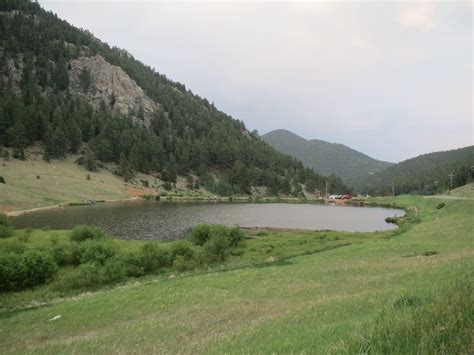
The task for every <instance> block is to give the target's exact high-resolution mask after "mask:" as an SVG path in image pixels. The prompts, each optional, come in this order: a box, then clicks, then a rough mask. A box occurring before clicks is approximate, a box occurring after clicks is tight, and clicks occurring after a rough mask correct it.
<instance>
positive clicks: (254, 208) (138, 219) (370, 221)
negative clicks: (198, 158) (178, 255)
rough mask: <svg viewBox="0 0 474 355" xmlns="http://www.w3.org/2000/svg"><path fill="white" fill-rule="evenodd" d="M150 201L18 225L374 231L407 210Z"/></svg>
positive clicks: (132, 232) (74, 210)
mask: <svg viewBox="0 0 474 355" xmlns="http://www.w3.org/2000/svg"><path fill="white" fill-rule="evenodd" d="M207 202H208V203H204V202H203V201H200V202H198V201H193V202H189V201H181V202H176V201H146V200H137V199H135V200H130V201H120V202H114V203H112V202H111V203H107V204H94V205H88V206H71V207H67V208H62V209H56V210H44V211H37V212H36V213H33V214H24V215H20V216H17V217H13V218H12V221H13V223H14V224H15V225H16V226H17V227H18V228H26V229H28V228H30V229H35V228H49V229H70V228H72V227H74V226H75V225H78V224H88V225H94V226H98V227H100V228H103V229H104V230H105V231H107V232H108V233H109V234H110V235H113V236H116V237H117V238H122V239H149V240H153V239H155V240H175V239H180V238H183V237H184V236H185V234H186V233H187V231H189V230H190V229H191V228H192V227H193V226H194V225H197V224H202V223H205V224H222V225H225V226H229V227H231V226H239V227H244V228H269V229H273V230H276V231H278V230H339V231H347V232H374V231H377V230H388V229H396V228H397V226H396V225H393V224H388V223H386V221H385V220H386V218H387V217H394V216H395V217H396V216H402V215H403V214H404V213H405V212H404V211H401V210H397V209H393V206H390V207H391V208H380V207H371V208H364V207H353V206H345V205H344V206H340V205H332V204H319V203H318V204H312V203H303V202H301V201H299V202H298V203H293V202H285V203H281V202H280V203H272V202H269V201H266V202H260V203H253V202H252V203H250V202H248V200H247V199H246V200H242V201H236V200H233V201H232V202H228V201H207Z"/></svg>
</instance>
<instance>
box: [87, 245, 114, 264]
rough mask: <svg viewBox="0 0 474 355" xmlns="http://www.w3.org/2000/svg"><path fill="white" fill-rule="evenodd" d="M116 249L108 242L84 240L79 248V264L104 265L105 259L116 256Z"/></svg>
mask: <svg viewBox="0 0 474 355" xmlns="http://www.w3.org/2000/svg"><path fill="white" fill-rule="evenodd" d="M117 251H118V248H117V246H116V245H114V244H113V243H110V242H104V241H98V240H86V241H84V242H82V243H81V245H80V246H79V252H80V263H81V264H86V263H96V264H99V265H104V264H105V262H106V261H107V259H110V258H111V257H113V256H115V255H117Z"/></svg>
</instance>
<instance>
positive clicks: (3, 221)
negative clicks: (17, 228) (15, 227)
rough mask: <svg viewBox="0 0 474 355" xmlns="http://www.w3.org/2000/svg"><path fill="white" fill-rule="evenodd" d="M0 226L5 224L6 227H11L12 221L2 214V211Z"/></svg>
mask: <svg viewBox="0 0 474 355" xmlns="http://www.w3.org/2000/svg"><path fill="white" fill-rule="evenodd" d="M0 226H7V227H11V226H12V222H11V221H10V220H9V219H8V217H7V216H6V215H5V214H3V213H0Z"/></svg>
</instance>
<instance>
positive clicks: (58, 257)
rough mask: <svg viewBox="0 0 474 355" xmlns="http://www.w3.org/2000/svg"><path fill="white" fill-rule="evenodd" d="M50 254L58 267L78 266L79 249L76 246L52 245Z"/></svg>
mask: <svg viewBox="0 0 474 355" xmlns="http://www.w3.org/2000/svg"><path fill="white" fill-rule="evenodd" d="M50 253H51V256H52V257H53V259H54V261H55V262H56V264H58V265H59V266H65V265H79V263H80V248H79V246H78V245H75V244H57V243H53V245H52V246H51V249H50Z"/></svg>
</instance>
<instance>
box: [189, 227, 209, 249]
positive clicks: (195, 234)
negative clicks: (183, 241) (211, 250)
mask: <svg viewBox="0 0 474 355" xmlns="http://www.w3.org/2000/svg"><path fill="white" fill-rule="evenodd" d="M210 234H211V227H210V226H209V225H208V224H198V225H196V226H195V227H194V228H193V229H192V230H191V234H190V235H189V240H190V241H191V242H192V243H194V244H196V245H201V246H202V245H204V244H205V243H206V242H207V240H208V239H209V236H210Z"/></svg>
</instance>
